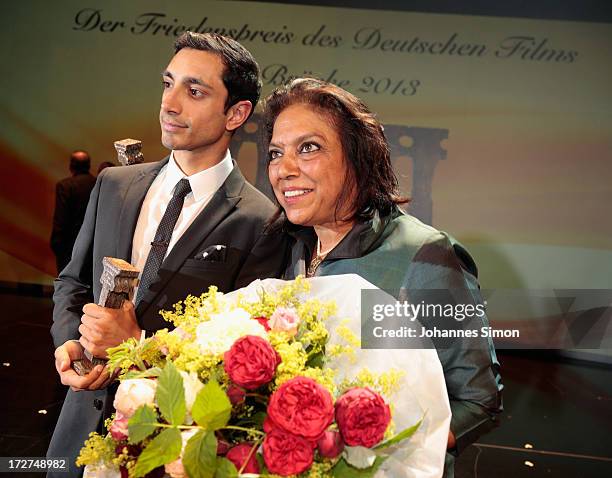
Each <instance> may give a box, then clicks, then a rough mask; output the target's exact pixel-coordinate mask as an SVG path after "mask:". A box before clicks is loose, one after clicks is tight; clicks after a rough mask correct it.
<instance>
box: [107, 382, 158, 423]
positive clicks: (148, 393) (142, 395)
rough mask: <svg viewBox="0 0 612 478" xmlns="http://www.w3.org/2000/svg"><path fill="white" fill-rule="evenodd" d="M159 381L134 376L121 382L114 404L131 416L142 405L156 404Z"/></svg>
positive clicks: (118, 409)
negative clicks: (156, 390)
mask: <svg viewBox="0 0 612 478" xmlns="http://www.w3.org/2000/svg"><path fill="white" fill-rule="evenodd" d="M156 388H157V381H155V380H150V379H148V378H133V379H129V380H124V381H123V382H121V383H120V384H119V388H118V389H117V394H116V395H115V401H114V402H113V406H114V407H115V410H117V411H118V412H121V413H122V414H123V415H124V416H126V417H128V418H129V417H131V416H132V415H134V412H135V411H136V410H137V409H138V408H139V407H140V406H142V405H155V389H156Z"/></svg>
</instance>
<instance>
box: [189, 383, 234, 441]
mask: <svg viewBox="0 0 612 478" xmlns="http://www.w3.org/2000/svg"><path fill="white" fill-rule="evenodd" d="M231 413H232V404H231V402H230V401H229V398H228V397H227V394H226V393H225V392H224V391H223V389H222V388H221V387H220V386H219V384H218V383H217V381H216V380H209V381H208V383H207V384H206V385H204V388H202V390H200V391H199V392H198V394H197V395H196V399H195V401H194V402H193V407H192V408H191V416H192V417H193V419H194V420H195V422H196V423H197V424H198V425H200V426H201V427H204V428H206V429H207V430H210V431H214V430H218V429H219V428H222V427H224V426H225V425H227V422H228V421H229V419H230V415H231Z"/></svg>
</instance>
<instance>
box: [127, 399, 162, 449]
mask: <svg viewBox="0 0 612 478" xmlns="http://www.w3.org/2000/svg"><path fill="white" fill-rule="evenodd" d="M155 428H157V414H156V413H155V410H153V407H151V406H149V405H142V406H140V407H138V409H137V410H136V411H135V412H134V415H132V417H131V418H130V419H129V420H128V441H129V442H130V443H132V444H134V443H139V442H141V441H142V440H144V439H145V438H147V437H148V436H149V435H150V434H151V433H153V432H154V431H155Z"/></svg>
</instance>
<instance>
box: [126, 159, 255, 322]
mask: <svg viewBox="0 0 612 478" xmlns="http://www.w3.org/2000/svg"><path fill="white" fill-rule="evenodd" d="M243 185H244V177H243V176H242V173H241V172H240V170H239V169H238V166H236V165H234V169H233V170H232V172H231V173H230V175H229V176H228V178H227V179H226V180H225V182H224V183H223V185H222V186H221V187H220V188H219V189H218V190H217V192H216V193H215V194H214V195H213V197H212V198H211V200H210V202H209V203H208V204H207V205H206V207H205V208H204V209H203V210H202V212H200V214H199V215H198V217H196V218H195V220H194V221H193V223H192V224H191V226H189V228H188V229H187V230H186V231H185V232H184V233H183V235H182V236H181V238H180V239H179V240H178V241H177V243H176V244H175V245H174V247H173V248H172V250H171V251H170V253H169V254H168V256H166V258H165V259H164V262H163V263H162V265H161V267H160V272H161V274H159V275H158V277H157V278H156V279H155V281H154V282H153V287H152V288H150V289H149V290H148V291H147V292H146V293H145V295H144V296H143V298H142V300H141V301H140V302H139V304H138V305H137V307H136V315H137V316H138V317H141V316H142V314H143V313H144V312H145V310H146V309H147V308H148V307H149V305H150V304H151V303H153V301H154V299H155V297H156V296H157V295H158V294H159V293H160V292H161V291H163V290H164V287H165V286H166V284H167V283H168V281H169V280H170V279H171V278H172V277H173V276H174V274H175V273H176V272H177V271H178V270H179V269H180V268H181V266H182V265H183V263H184V262H185V260H186V259H188V258H189V257H191V256H192V255H193V254H194V253H195V252H197V251H195V249H196V248H198V246H199V245H200V244H202V243H203V242H204V241H205V240H206V238H207V237H208V236H209V235H210V233H211V232H213V231H214V229H215V228H216V227H217V226H218V225H219V223H220V222H221V221H223V219H225V218H226V217H227V216H228V215H229V214H230V213H231V212H232V211H233V210H234V208H235V207H236V204H238V202H240V200H241V199H242V198H241V196H240V191H241V190H242V187H243Z"/></svg>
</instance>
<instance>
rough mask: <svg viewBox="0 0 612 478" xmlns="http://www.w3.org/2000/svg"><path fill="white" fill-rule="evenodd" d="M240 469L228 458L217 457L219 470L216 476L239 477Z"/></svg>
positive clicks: (224, 477) (219, 477) (221, 477)
mask: <svg viewBox="0 0 612 478" xmlns="http://www.w3.org/2000/svg"><path fill="white" fill-rule="evenodd" d="M237 477H238V470H237V469H236V466H235V465H234V464H233V463H232V462H231V461H229V460H228V459H227V458H223V457H217V471H215V478H237Z"/></svg>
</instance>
